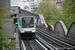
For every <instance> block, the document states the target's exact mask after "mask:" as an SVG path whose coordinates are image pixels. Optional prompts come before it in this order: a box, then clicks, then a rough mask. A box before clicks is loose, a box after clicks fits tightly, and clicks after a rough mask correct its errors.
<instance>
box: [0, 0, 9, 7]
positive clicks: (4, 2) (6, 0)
mask: <svg viewBox="0 0 75 50" xmlns="http://www.w3.org/2000/svg"><path fill="white" fill-rule="evenodd" d="M0 2H2V3H3V4H4V5H5V6H8V7H10V0H0Z"/></svg>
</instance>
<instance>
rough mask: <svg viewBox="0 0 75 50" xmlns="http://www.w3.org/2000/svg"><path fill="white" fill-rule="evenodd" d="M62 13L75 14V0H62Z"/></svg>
mask: <svg viewBox="0 0 75 50" xmlns="http://www.w3.org/2000/svg"><path fill="white" fill-rule="evenodd" d="M63 13H64V14H65V15H67V16H69V15H74V14H75V0H65V1H64V3H63Z"/></svg>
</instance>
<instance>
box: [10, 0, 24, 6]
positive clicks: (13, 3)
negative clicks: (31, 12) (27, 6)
mask: <svg viewBox="0 0 75 50" xmlns="http://www.w3.org/2000/svg"><path fill="white" fill-rule="evenodd" d="M19 2H23V0H10V3H11V6H18V5H19Z"/></svg>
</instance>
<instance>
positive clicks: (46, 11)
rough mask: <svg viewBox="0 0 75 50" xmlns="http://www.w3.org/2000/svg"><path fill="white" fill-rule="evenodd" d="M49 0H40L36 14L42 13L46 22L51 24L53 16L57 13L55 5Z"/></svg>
mask: <svg viewBox="0 0 75 50" xmlns="http://www.w3.org/2000/svg"><path fill="white" fill-rule="evenodd" d="M50 1H51V0H46V1H42V2H41V3H39V6H38V9H37V13H38V14H41V13H43V16H44V18H45V21H46V23H47V24H51V23H52V22H53V21H52V18H53V16H57V15H58V13H59V11H58V9H57V7H56V5H54V4H52V3H50Z"/></svg>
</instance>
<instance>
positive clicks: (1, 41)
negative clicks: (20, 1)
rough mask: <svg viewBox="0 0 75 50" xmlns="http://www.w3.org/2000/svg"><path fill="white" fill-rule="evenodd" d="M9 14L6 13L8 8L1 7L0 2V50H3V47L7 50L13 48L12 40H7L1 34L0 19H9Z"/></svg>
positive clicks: (0, 22)
mask: <svg viewBox="0 0 75 50" xmlns="http://www.w3.org/2000/svg"><path fill="white" fill-rule="evenodd" d="M9 17H10V13H9V12H8V7H6V6H5V5H3V4H2V3H1V2H0V50H3V47H5V48H6V49H7V50H10V47H11V46H13V47H14V46H15V44H14V42H16V41H13V40H11V41H10V40H9V39H8V38H7V37H6V36H4V35H3V33H2V19H1V18H9Z"/></svg>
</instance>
